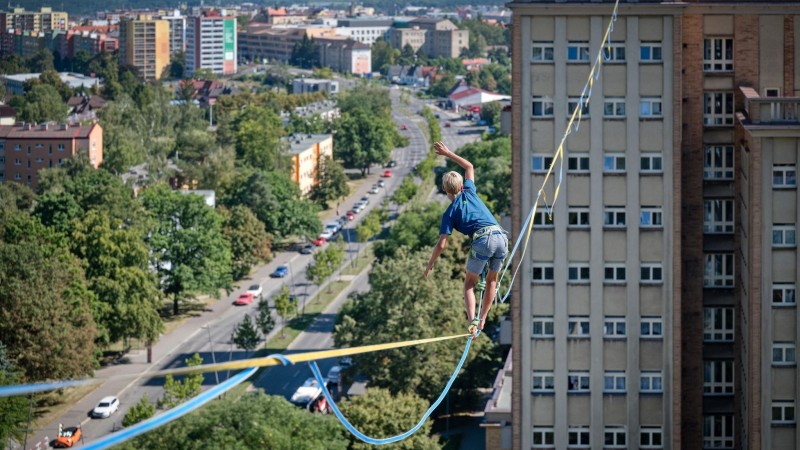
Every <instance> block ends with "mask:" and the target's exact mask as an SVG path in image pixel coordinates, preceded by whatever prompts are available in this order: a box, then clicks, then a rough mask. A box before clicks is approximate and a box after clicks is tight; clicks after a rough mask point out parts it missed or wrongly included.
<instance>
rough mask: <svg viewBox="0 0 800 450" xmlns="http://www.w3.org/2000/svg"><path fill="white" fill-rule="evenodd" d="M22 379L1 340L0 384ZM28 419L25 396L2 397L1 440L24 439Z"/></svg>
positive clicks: (14, 382) (0, 407) (12, 382)
mask: <svg viewBox="0 0 800 450" xmlns="http://www.w3.org/2000/svg"><path fill="white" fill-rule="evenodd" d="M20 381H21V380H20V376H19V373H18V371H17V368H16V366H15V365H14V363H13V362H12V361H11V360H10V359H9V355H8V353H7V352H6V347H5V345H3V343H2V342H1V341H0V386H8V385H13V384H17V383H19V382H20ZM27 419H28V401H27V400H26V399H25V397H20V396H15V397H2V398H0V442H8V440H9V439H14V440H16V441H20V440H22V438H23V437H24V434H25V433H23V432H22V431H23V430H24V424H25V422H26V421H27Z"/></svg>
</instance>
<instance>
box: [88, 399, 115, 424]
mask: <svg viewBox="0 0 800 450" xmlns="http://www.w3.org/2000/svg"><path fill="white" fill-rule="evenodd" d="M118 409H119V399H118V398H117V397H113V396H108V397H103V398H102V399H101V400H100V402H99V403H98V404H97V406H95V407H94V409H93V410H92V417H99V418H101V419H104V418H106V417H109V416H110V415H112V414H114V413H115V412H117V410H118Z"/></svg>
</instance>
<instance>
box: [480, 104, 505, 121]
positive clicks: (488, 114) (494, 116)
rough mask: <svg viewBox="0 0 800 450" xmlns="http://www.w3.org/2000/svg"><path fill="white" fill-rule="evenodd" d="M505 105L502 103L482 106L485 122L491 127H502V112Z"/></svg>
mask: <svg viewBox="0 0 800 450" xmlns="http://www.w3.org/2000/svg"><path fill="white" fill-rule="evenodd" d="M502 110H503V105H501V104H500V102H489V103H486V104H484V105H482V106H481V119H483V120H485V121H486V123H488V124H489V126H493V127H498V126H500V112H501V111H502Z"/></svg>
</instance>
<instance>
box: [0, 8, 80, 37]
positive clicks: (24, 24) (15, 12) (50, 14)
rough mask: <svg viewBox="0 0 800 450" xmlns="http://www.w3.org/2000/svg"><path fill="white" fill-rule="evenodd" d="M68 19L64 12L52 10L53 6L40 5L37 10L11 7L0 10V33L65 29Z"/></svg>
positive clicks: (33, 32) (36, 32)
mask: <svg viewBox="0 0 800 450" xmlns="http://www.w3.org/2000/svg"><path fill="white" fill-rule="evenodd" d="M68 19H69V16H68V14H67V13H66V12H61V11H53V8H47V7H42V8H40V9H39V11H25V8H13V9H12V10H11V11H0V33H2V34H5V33H7V32H8V31H9V30H14V31H18V32H22V31H27V32H30V33H32V34H39V33H50V32H52V31H67V28H68V27H69V20H68Z"/></svg>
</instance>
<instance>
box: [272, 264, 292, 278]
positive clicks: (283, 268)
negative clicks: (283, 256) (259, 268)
mask: <svg viewBox="0 0 800 450" xmlns="http://www.w3.org/2000/svg"><path fill="white" fill-rule="evenodd" d="M286 275H289V266H287V265H284V264H281V265H280V266H278V267H276V268H275V271H274V272H272V273H271V274H269V276H270V277H271V278H283V277H285V276H286Z"/></svg>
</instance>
